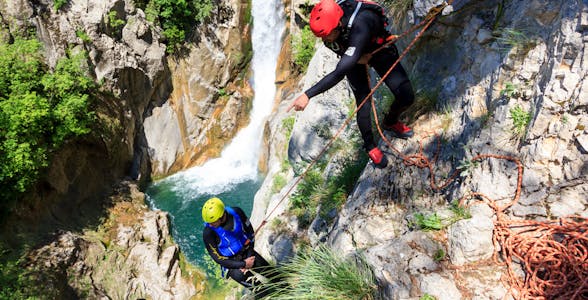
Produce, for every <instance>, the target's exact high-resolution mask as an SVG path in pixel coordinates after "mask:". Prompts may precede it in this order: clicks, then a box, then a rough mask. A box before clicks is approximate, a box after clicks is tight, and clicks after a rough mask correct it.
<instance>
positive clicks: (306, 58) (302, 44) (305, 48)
mask: <svg viewBox="0 0 588 300" xmlns="http://www.w3.org/2000/svg"><path fill="white" fill-rule="evenodd" d="M315 43H316V37H315V36H314V34H313V33H312V31H311V30H310V27H309V26H308V25H307V26H305V27H304V28H303V29H302V31H301V33H300V34H299V35H295V36H294V37H293V38H292V54H293V55H294V57H293V61H294V65H295V66H296V67H297V68H298V70H299V71H300V72H302V73H304V72H306V68H307V67H308V63H309V62H310V60H311V59H312V56H313V55H314V52H315V49H314V45H315Z"/></svg>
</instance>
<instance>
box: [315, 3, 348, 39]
mask: <svg viewBox="0 0 588 300" xmlns="http://www.w3.org/2000/svg"><path fill="white" fill-rule="evenodd" d="M342 16H343V9H342V8H341V7H340V6H339V4H337V3H336V2H335V0H321V1H320V2H319V3H317V4H316V5H315V6H314V7H313V8H312V11H311V12H310V30H312V32H313V33H314V35H316V36H317V37H325V36H327V35H329V33H331V31H333V29H335V28H337V26H339V20H340V19H341V17H342Z"/></svg>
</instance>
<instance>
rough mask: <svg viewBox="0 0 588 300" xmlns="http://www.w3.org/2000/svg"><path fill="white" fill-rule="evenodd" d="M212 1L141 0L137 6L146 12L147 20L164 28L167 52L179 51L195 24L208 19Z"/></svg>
mask: <svg viewBox="0 0 588 300" xmlns="http://www.w3.org/2000/svg"><path fill="white" fill-rule="evenodd" d="M213 3H214V2H213V1H212V0H140V1H137V6H138V7H140V8H142V9H144V10H145V15H146V17H147V20H149V21H151V22H153V24H155V25H159V26H161V28H163V35H164V36H165V38H166V39H167V52H168V53H173V52H175V51H176V50H178V49H179V48H180V46H181V44H182V43H183V42H184V40H186V36H187V33H188V32H189V31H190V30H191V29H192V28H193V27H194V24H195V23H201V22H202V21H203V20H204V19H205V18H206V17H208V16H209V15H210V14H211V12H212V8H213V6H214V4H213Z"/></svg>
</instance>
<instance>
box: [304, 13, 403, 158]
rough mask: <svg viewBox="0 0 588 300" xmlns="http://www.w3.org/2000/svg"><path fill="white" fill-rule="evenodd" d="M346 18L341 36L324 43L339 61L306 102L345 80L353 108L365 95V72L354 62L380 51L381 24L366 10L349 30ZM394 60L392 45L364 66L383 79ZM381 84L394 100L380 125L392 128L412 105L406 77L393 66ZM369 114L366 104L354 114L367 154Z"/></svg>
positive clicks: (371, 141) (369, 146)
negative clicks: (388, 90) (352, 97)
mask: <svg viewBox="0 0 588 300" xmlns="http://www.w3.org/2000/svg"><path fill="white" fill-rule="evenodd" d="M349 18H350V16H349V15H348V13H347V12H346V13H345V14H344V15H343V17H342V18H341V23H342V26H341V30H342V32H341V34H340V35H339V37H338V38H337V40H336V41H335V42H334V43H325V46H327V47H328V48H329V49H331V50H333V51H334V52H335V53H337V54H339V55H340V56H341V59H340V60H339V63H338V64H337V67H336V68H335V70H334V71H333V72H331V73H329V74H327V75H326V76H325V77H324V78H323V79H321V80H320V81H319V82H318V83H316V84H315V85H314V86H312V87H311V88H309V89H308V90H307V91H306V92H305V94H306V95H307V96H308V97H309V98H312V97H314V96H316V95H318V94H321V93H323V92H325V91H326V90H328V89H330V88H332V87H333V86H335V85H336V84H337V83H339V82H340V81H341V80H343V78H344V77H347V80H348V81H349V84H350V85H351V88H352V90H353V94H354V96H355V101H356V104H357V105H359V104H360V103H361V101H362V100H363V99H364V98H365V97H366V96H367V95H368V94H369V92H370V86H369V82H368V75H367V68H366V65H361V64H358V61H359V59H360V58H361V57H362V56H363V55H364V54H369V53H371V52H372V51H374V50H375V49H377V48H379V47H380V44H378V42H377V40H378V38H385V36H382V33H383V32H385V29H384V24H383V21H382V19H381V17H380V16H378V15H377V13H375V12H373V11H371V10H367V9H362V10H360V11H359V12H358V14H357V15H356V16H355V19H354V20H353V26H352V27H351V29H347V28H346V26H347V24H348V20H349ZM397 59H398V50H397V49H396V47H395V46H394V45H390V46H388V47H386V48H384V49H382V50H380V51H379V52H377V53H376V54H374V55H373V56H372V58H371V59H370V61H369V62H368V64H369V66H371V67H373V68H374V69H375V70H376V72H377V73H378V74H379V75H380V76H383V75H384V74H385V73H386V72H388V70H389V69H390V67H391V66H392V65H393V64H394V62H395V61H396V60H397ZM384 82H385V84H386V85H387V86H388V88H389V89H390V91H392V93H393V94H394V97H395V101H394V102H393V104H392V105H391V106H390V110H389V113H388V114H387V115H386V116H385V117H384V123H385V124H388V125H392V124H394V123H396V122H397V121H398V118H399V116H400V114H401V113H402V112H404V111H405V110H406V109H407V108H408V107H409V106H410V105H412V103H413V102H414V93H413V90H412V87H411V84H410V81H409V79H408V75H407V74H406V71H405V70H404V68H402V66H401V65H400V64H397V65H396V67H395V68H394V69H393V70H392V72H391V73H390V74H389V75H388V77H386V80H385V81H384ZM370 111H371V106H370V104H369V103H366V104H364V105H363V106H362V108H361V109H360V110H359V111H358V112H357V124H358V126H359V130H360V132H361V135H362V137H363V141H364V147H365V149H366V150H367V151H370V150H371V149H373V148H374V147H375V143H374V138H373V135H372V123H371V116H370Z"/></svg>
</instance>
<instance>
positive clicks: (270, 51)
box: [164, 0, 284, 197]
mask: <svg viewBox="0 0 588 300" xmlns="http://www.w3.org/2000/svg"><path fill="white" fill-rule="evenodd" d="M251 10H252V15H253V35H252V43H253V59H252V63H251V66H252V68H253V89H254V91H255V96H254V98H253V109H252V111H251V116H250V117H251V122H250V123H249V125H247V127H245V128H243V129H242V130H241V131H240V132H239V133H238V134H237V136H236V137H235V138H234V139H233V141H232V142H231V143H230V144H229V145H228V146H227V147H226V148H225V149H224V150H223V151H222V153H221V156H220V157H219V158H216V159H212V160H210V161H208V162H206V163H205V164H204V165H202V166H198V167H194V168H190V169H188V170H185V171H183V172H179V173H177V174H175V175H173V176H170V177H168V178H167V179H165V180H164V182H167V183H172V185H173V187H172V188H171V189H172V190H174V191H175V192H178V193H180V194H184V195H189V196H191V197H194V196H198V195H202V194H219V193H222V192H225V191H227V190H230V189H231V188H232V187H234V186H235V185H236V184H238V183H241V182H245V181H248V180H255V179H257V177H258V168H257V164H258V160H259V150H260V146H261V135H262V132H263V123H264V121H265V118H266V117H267V116H268V115H269V113H270V112H271V110H272V106H273V99H274V96H275V93H276V86H275V78H276V66H277V60H278V55H279V52H280V48H281V45H282V33H283V30H284V17H283V7H282V3H281V0H253V2H252V8H251Z"/></svg>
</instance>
